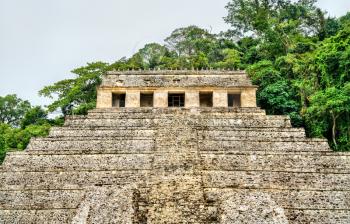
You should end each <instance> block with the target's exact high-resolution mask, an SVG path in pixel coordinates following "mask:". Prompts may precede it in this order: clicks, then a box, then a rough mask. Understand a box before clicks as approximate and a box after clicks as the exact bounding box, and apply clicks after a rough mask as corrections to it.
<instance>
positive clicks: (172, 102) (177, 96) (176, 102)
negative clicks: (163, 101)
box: [168, 93, 185, 107]
mask: <svg viewBox="0 0 350 224" xmlns="http://www.w3.org/2000/svg"><path fill="white" fill-rule="evenodd" d="M168 106H169V107H184V106H185V94H184V93H169V95H168Z"/></svg>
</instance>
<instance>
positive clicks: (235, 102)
mask: <svg viewBox="0 0 350 224" xmlns="http://www.w3.org/2000/svg"><path fill="white" fill-rule="evenodd" d="M227 98H228V106H229V107H240V106H241V95H240V94H228V97H227Z"/></svg>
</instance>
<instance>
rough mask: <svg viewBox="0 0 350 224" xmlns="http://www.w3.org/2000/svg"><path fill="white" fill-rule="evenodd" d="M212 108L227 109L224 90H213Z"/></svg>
mask: <svg viewBox="0 0 350 224" xmlns="http://www.w3.org/2000/svg"><path fill="white" fill-rule="evenodd" d="M213 107H228V101H227V91H226V90H215V91H214V92H213Z"/></svg>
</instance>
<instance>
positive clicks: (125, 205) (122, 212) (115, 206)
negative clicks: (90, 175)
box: [72, 187, 135, 224]
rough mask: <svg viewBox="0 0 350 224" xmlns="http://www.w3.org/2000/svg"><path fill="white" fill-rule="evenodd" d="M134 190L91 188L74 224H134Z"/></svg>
mask: <svg viewBox="0 0 350 224" xmlns="http://www.w3.org/2000/svg"><path fill="white" fill-rule="evenodd" d="M134 212H135V211H134V208H133V190H132V189H130V188H128V187H121V188H115V187H91V188H89V189H87V193H86V196H85V200H83V201H82V202H81V204H80V205H79V207H78V209H77V212H76V215H75V216H74V217H73V220H72V224H80V223H116V224H117V223H125V224H128V223H130V224H131V223H133V217H134Z"/></svg>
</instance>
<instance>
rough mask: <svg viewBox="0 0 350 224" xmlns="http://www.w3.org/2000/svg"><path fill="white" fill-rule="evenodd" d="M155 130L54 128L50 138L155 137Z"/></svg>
mask: <svg viewBox="0 0 350 224" xmlns="http://www.w3.org/2000/svg"><path fill="white" fill-rule="evenodd" d="M154 134H155V130H151V129H143V130H142V129H140V130H138V129H132V130H125V129H112V128H110V129H101V128H96V129H88V128H86V129H84V128H82V129H80V128H67V127H59V128H57V127H56V128H52V129H51V131H50V134H49V137H70V136H72V137H126V138H130V137H153V136H154Z"/></svg>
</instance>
